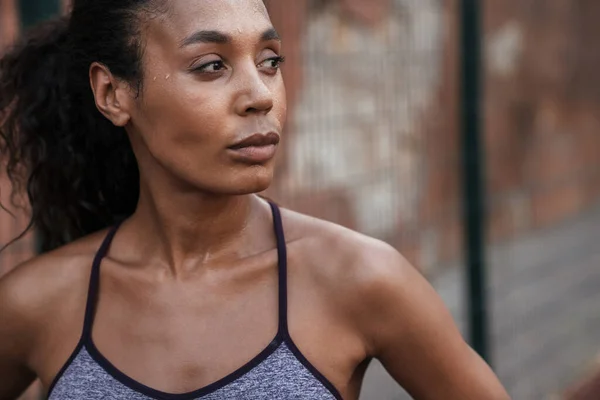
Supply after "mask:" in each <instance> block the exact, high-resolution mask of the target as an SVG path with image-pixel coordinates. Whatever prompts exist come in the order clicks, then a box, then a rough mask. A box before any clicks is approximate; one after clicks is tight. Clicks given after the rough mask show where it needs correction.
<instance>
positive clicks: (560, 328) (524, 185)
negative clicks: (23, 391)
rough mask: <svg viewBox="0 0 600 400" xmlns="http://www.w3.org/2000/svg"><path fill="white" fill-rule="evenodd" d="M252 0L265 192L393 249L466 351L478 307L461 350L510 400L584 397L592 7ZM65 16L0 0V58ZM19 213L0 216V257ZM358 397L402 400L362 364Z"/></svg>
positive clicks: (50, 7)
mask: <svg viewBox="0 0 600 400" xmlns="http://www.w3.org/2000/svg"><path fill="white" fill-rule="evenodd" d="M266 2H267V5H268V7H269V8H270V11H271V16H272V19H273V22H274V24H275V26H276V27H277V28H278V30H279V31H280V34H281V35H282V37H283V40H284V47H285V54H286V56H287V59H288V62H287V63H286V66H285V67H284V76H285V79H286V84H287V88H288V97H289V102H290V114H289V119H288V126H287V137H286V140H285V147H284V148H283V149H282V152H283V154H282V155H281V157H280V160H279V162H280V166H279V171H278V175H277V178H276V182H275V184H274V185H273V188H272V189H270V191H269V193H268V194H269V195H270V196H272V197H273V198H275V199H276V200H278V201H279V202H280V203H282V204H283V205H284V206H287V207H289V208H292V209H295V210H298V211H301V212H305V213H308V214H311V215H314V216H317V217H321V218H325V219H328V220H331V221H334V222H337V223H339V224H342V225H345V226H347V227H350V228H352V229H356V230H358V231H361V232H364V233H366V234H369V235H372V236H375V237H377V238H380V239H383V240H385V241H387V242H389V243H390V244H392V245H393V246H395V247H396V248H397V249H398V250H400V251H401V252H402V253H403V254H404V255H405V256H406V257H407V258H408V259H409V260H410V261H411V262H412V263H414V264H415V266H417V267H418V268H419V269H420V270H421V271H422V273H423V274H424V275H425V276H426V277H427V278H428V279H429V280H430V282H432V284H433V285H434V286H435V288H436V289H437V290H438V292H439V293H440V294H441V296H442V297H443V299H444V300H445V302H446V304H447V305H448V306H449V308H450V309H451V311H452V312H453V314H454V316H455V318H456V320H457V322H458V324H459V326H460V327H461V330H462V331H463V332H464V334H465V336H466V337H467V338H469V339H470V340H473V337H472V335H470V333H469V332H470V330H469V328H468V327H469V321H472V320H473V316H472V314H471V313H470V312H469V310H471V309H473V308H475V309H477V307H478V306H479V305H482V306H483V309H484V311H486V312H487V329H480V330H479V332H480V333H481V334H483V335H484V337H483V338H481V337H480V338H479V339H478V340H479V343H478V345H477V346H478V347H479V348H481V349H482V351H485V354H484V355H485V356H486V357H487V359H488V361H489V362H490V363H491V364H492V366H493V368H494V370H495V371H496V372H497V374H498V375H499V377H500V379H501V380H502V382H503V384H504V385H505V386H506V387H507V389H508V390H509V392H510V394H511V395H512V396H513V398H514V399H523V400H529V399H531V400H537V399H570V400H574V399H600V246H598V243H599V241H600V112H599V111H600V75H598V71H600V48H598V46H595V45H594V43H595V40H596V39H597V38H599V37H600V24H599V23H598V21H599V20H600V2H598V1H597V0H482V1H480V2H476V1H474V0H473V1H462V2H461V1H460V0H270V1H266ZM66 3H67V2H66V1H61V0H0V48H4V49H6V48H7V46H10V43H12V42H13V41H14V40H15V38H17V37H18V35H19V32H20V31H22V30H23V29H24V28H26V27H27V26H30V25H31V24H33V23H35V22H37V21H40V20H42V19H45V18H49V17H51V16H52V15H55V14H58V13H60V12H63V11H64V10H66V8H67V4H66ZM468 4H471V7H476V6H478V8H479V10H480V11H481V12H480V13H479V14H477V13H472V14H468V12H469V10H467V9H466V8H465V7H468ZM61 10H63V11H61ZM461 15H462V16H463V17H464V15H472V16H476V18H478V21H479V26H480V29H479V31H476V30H471V31H469V32H465V31H464V28H465V24H464V23H463V22H464V21H465V20H464V18H462V19H461ZM465 35H467V37H466V39H465ZM468 35H475V37H473V38H471V39H473V40H471V42H472V43H477V42H479V43H480V44H481V52H480V56H481V60H480V61H481V68H480V70H479V73H478V74H470V75H469V74H465V73H464V70H462V68H463V66H464V64H465V63H464V61H465V57H463V56H462V54H463V51H462V50H461V49H463V50H464V47H462V46H463V44H465V43H467V42H469V40H468ZM586 43H588V44H586ZM0 51H2V50H0ZM466 54H469V53H468V52H467V53H466ZM471 65H476V64H475V63H473V64H471ZM461 71H462V72H461ZM461 77H464V78H465V79H463V78H461ZM478 77H480V79H479V80H478V79H477V78H478ZM469 79H472V80H474V82H468V81H469ZM477 82H479V83H481V84H482V88H483V90H482V91H481V97H480V98H479V101H478V102H477V103H476V104H477V105H478V106H479V110H480V112H481V115H480V119H479V121H480V122H481V123H480V128H481V129H480V130H479V132H478V133H479V140H480V146H479V149H480V152H479V154H477V155H476V156H478V159H479V161H480V163H479V164H470V165H471V168H473V165H475V168H477V171H476V172H477V173H475V174H472V173H469V171H471V170H470V169H468V168H465V167H464V165H465V162H464V160H465V159H470V160H477V157H475V158H473V157H472V156H473V154H471V153H472V152H475V151H477V148H478V146H476V145H475V146H474V145H473V144H474V142H473V136H472V137H471V138H470V139H469V137H468V136H465V135H464V129H463V128H465V127H468V126H469V124H468V123H467V124H465V121H466V120H465V119H463V116H464V115H465V114H464V113H463V112H462V111H463V110H464V109H465V108H464V97H463V96H461V93H464V91H463V90H462V89H464V88H469V87H471V88H473V87H476V86H473V85H476V84H477ZM472 100H473V99H472ZM475 100H477V99H475ZM472 133H475V134H476V133H477V131H476V130H472ZM477 165H478V166H477ZM471 172H473V171H471ZM477 175H479V176H480V177H481V181H480V183H483V191H482V192H480V194H483V196H482V197H480V200H481V201H484V208H483V209H484V213H483V215H482V217H483V218H478V217H481V216H479V215H478V213H468V212H463V210H464V209H465V206H468V205H469V204H471V205H472V204H477V196H476V194H477V190H475V191H473V190H468V189H469V187H471V186H469V187H467V186H466V185H473V184H475V189H476V188H477V185H476V177H477ZM0 179H1V180H2V182H1V184H0V185H1V186H0V188H1V192H0V195H1V196H0V197H1V200H2V203H3V204H5V205H6V204H9V192H10V188H9V186H8V184H7V182H6V179H5V177H4V176H2V177H1V178H0ZM473 179H475V181H473ZM465 194H468V195H469V197H472V196H475V198H474V200H473V198H466V195H465ZM473 201H475V203H473ZM466 208H467V209H468V207H466ZM25 214H26V213H18V214H17V216H16V218H15V217H12V216H10V215H9V214H8V213H6V212H4V211H2V212H0V244H4V243H6V242H8V241H9V240H10V239H11V238H13V237H14V236H16V235H17V234H18V233H19V232H20V230H21V229H22V228H23V227H24V224H25V223H26V221H27V216H26V215H25ZM468 218H471V219H468ZM467 222H469V224H470V225H469V226H472V227H473V226H477V225H478V224H481V225H480V226H482V227H483V230H482V232H481V234H480V235H479V236H480V237H479V238H473V237H472V236H471V240H469V241H465V232H466V229H465V227H466V224H467ZM473 232H477V230H476V229H475V230H471V233H473ZM34 242H35V241H34V238H33V236H32V235H29V236H27V237H26V238H24V239H23V240H21V241H19V242H18V243H17V244H15V245H13V246H12V247H10V248H9V249H8V250H7V251H5V252H4V253H3V254H2V255H1V256H0V273H2V272H6V271H7V270H8V269H10V268H12V267H14V266H16V265H17V264H18V263H19V262H21V261H23V260H25V259H27V258H29V257H32V256H33V255H34V253H35V246H34ZM466 243H468V244H469V245H467V244H466ZM479 244H481V245H483V246H479ZM473 254H475V258H476V259H477V257H479V258H481V259H482V260H484V261H485V262H484V263H483V264H479V266H482V267H483V268H485V274H483V277H484V278H485V282H484V285H483V287H482V289H481V290H480V291H479V292H478V291H477V290H475V291H473V286H469V284H468V283H467V282H468V273H467V272H468V271H473V263H472V261H473V258H472V257H471V258H470V257H467V256H468V255H471V256H473ZM475 261H476V260H475ZM475 266H477V265H475ZM469 287H471V290H469ZM470 305H471V306H475V307H469V306H470ZM484 321H485V319H484ZM471 326H472V325H471ZM482 340H483V342H482ZM486 344H487V346H486ZM432 384H435V383H434V382H432ZM594 386H596V388H594ZM594 390H596V391H595V392H594ZM35 398H39V391H38V390H37V388H35V387H34V388H32V390H31V391H30V394H28V396H27V399H35ZM362 398H363V399H382V400H388V399H389V400H396V399H408V398H409V397H408V396H407V395H406V394H404V393H403V392H402V390H401V389H400V388H398V387H397V385H396V384H395V383H393V381H392V380H391V378H389V377H388V376H387V374H386V373H385V371H384V370H383V368H382V367H381V366H380V365H379V364H377V363H374V364H373V365H372V366H371V367H370V369H369V372H368V376H367V379H366V381H365V384H364V388H363V396H362Z"/></svg>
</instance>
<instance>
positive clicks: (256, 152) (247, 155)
mask: <svg viewBox="0 0 600 400" xmlns="http://www.w3.org/2000/svg"><path fill="white" fill-rule="evenodd" d="M228 150H229V153H230V154H231V155H232V156H233V158H234V159H236V160H237V161H240V162H245V163H249V164H261V163H265V162H267V161H269V160H271V159H272V158H273V157H275V152H276V150H277V146H276V145H274V144H271V145H268V146H249V147H242V148H240V149H228Z"/></svg>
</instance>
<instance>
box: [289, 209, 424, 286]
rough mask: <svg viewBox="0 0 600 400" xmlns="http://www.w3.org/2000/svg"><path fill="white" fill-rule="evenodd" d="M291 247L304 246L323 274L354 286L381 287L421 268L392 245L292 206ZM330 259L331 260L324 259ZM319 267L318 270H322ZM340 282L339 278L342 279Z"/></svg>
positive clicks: (411, 276) (290, 219)
mask: <svg viewBox="0 0 600 400" xmlns="http://www.w3.org/2000/svg"><path fill="white" fill-rule="evenodd" d="M283 216H284V223H286V222H285V221H287V223H288V225H286V227H285V228H286V235H287V236H288V245H289V246H290V247H292V248H293V247H294V246H298V247H301V248H302V250H303V253H304V254H305V255H306V256H307V260H306V261H317V262H316V263H312V262H308V263H307V264H308V265H314V264H317V265H318V266H319V271H320V272H321V273H322V274H325V275H327V276H330V277H331V278H334V280H335V281H338V279H337V278H343V281H344V283H345V284H346V285H349V286H350V287H351V289H352V290H355V289H361V290H366V291H369V290H373V289H375V291H378V290H379V289H381V288H380V287H378V285H386V284H387V283H389V282H390V278H394V279H395V280H398V279H400V280H406V279H408V280H410V279H412V278H413V277H414V274H417V275H418V276H420V274H419V273H418V271H416V269H415V268H414V267H413V266H412V265H411V264H410V263H409V262H408V261H407V260H406V259H405V258H404V257H403V256H402V255H401V254H400V253H399V252H398V251H397V250H396V249H395V248H394V247H392V246H391V245H389V244H388V243H386V242H384V241H381V240H378V239H375V238H373V237H370V236H367V235H364V234H361V233H359V232H356V231H353V230H351V229H348V228H345V227H343V226H341V225H338V224H335V223H332V222H328V221H324V220H321V219H318V218H313V217H310V216H307V215H304V214H300V213H296V212H294V211H290V210H284V211H283ZM324 261H327V262H324ZM319 271H317V272H319ZM338 282H339V281H338Z"/></svg>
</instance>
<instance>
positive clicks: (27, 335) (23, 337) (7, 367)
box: [0, 271, 35, 400]
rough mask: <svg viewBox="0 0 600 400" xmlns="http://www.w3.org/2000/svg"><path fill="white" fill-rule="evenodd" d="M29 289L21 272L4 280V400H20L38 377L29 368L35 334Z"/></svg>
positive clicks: (0, 399) (0, 370)
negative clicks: (19, 397) (20, 396)
mask: <svg viewBox="0 0 600 400" xmlns="http://www.w3.org/2000/svg"><path fill="white" fill-rule="evenodd" d="M28 286H29V283H28V282H26V279H22V274H21V271H13V272H12V273H9V274H8V275H7V276H5V277H3V278H2V279H0V400H9V399H10V400H12V399H16V398H17V397H18V396H19V395H20V394H21V393H22V392H23V391H24V390H25V389H27V387H28V386H29V385H30V384H31V383H32V382H33V380H34V378H35V374H34V373H33V371H32V370H31V369H30V368H29V366H28V360H29V356H30V352H31V349H32V347H33V342H34V333H35V332H34V327H33V322H34V321H33V318H34V310H33V307H32V304H31V302H30V301H29V300H28V297H29V296H28V295H27V291H28V290H33V288H30V287H28Z"/></svg>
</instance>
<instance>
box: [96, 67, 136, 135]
mask: <svg viewBox="0 0 600 400" xmlns="http://www.w3.org/2000/svg"><path fill="white" fill-rule="evenodd" d="M90 84H91V86H92V91H93V92H94V99H95V101H96V107H97V108H98V110H99V111H100V112H101V113H102V115H104V116H105V117H106V118H108V119H109V120H110V121H111V122H112V123H113V124H114V125H116V126H122V127H124V126H125V125H127V123H128V122H129V120H130V119H131V114H130V110H131V102H132V101H133V98H132V97H131V95H130V93H129V86H128V85H127V84H126V83H124V82H122V81H119V80H118V79H116V78H115V77H114V76H113V75H112V73H111V72H110V70H109V69H108V68H107V67H106V66H105V65H102V64H100V63H97V62H94V63H92V65H91V66H90Z"/></svg>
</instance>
